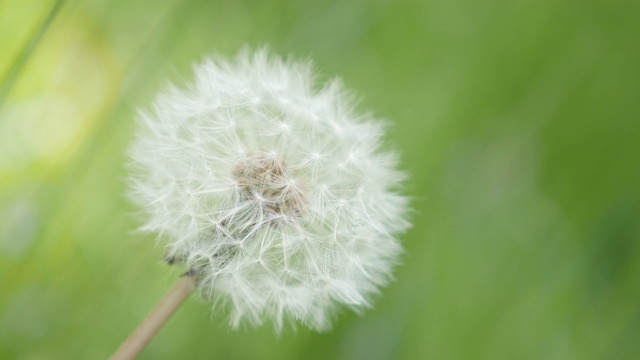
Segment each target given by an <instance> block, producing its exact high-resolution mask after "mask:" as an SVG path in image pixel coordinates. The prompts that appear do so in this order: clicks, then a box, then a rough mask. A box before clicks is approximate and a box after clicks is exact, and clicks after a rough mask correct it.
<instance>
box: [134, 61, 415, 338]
mask: <svg viewBox="0 0 640 360" xmlns="http://www.w3.org/2000/svg"><path fill="white" fill-rule="evenodd" d="M382 136H383V126H382V124H381V121H379V120H376V119H375V118H373V117H372V116H371V115H369V114H358V113H356V112H355V111H354V109H353V102H352V96H351V95H350V94H349V93H348V92H347V91H346V90H345V89H344V88H343V86H342V84H341V83H340V82H339V81H337V80H334V81H332V82H330V83H329V84H328V85H326V86H324V87H318V86H317V84H316V83H315V79H314V76H313V73H312V69H311V67H310V66H309V65H308V64H300V63H296V62H293V61H286V60H282V59H280V58H277V57H270V56H269V55H268V54H267V53H266V51H264V50H263V51H258V52H256V53H251V52H249V51H245V52H241V53H240V55H238V56H237V57H236V58H234V59H232V60H229V61H228V60H224V59H215V60H207V61H205V62H203V63H202V64H199V65H197V66H196V68H195V81H194V83H193V84H192V85H191V86H189V87H188V88H186V89H178V88H176V87H173V86H171V87H169V88H168V89H166V91H164V92H163V93H162V94H160V95H159V96H158V97H157V98H156V100H155V102H154V103H153V107H152V110H151V111H149V112H145V113H142V114H141V115H140V119H139V128H138V131H137V134H136V138H135V140H134V143H133V146H132V150H131V156H132V158H133V169H134V174H133V175H132V176H131V179H130V185H131V198H132V200H133V201H134V202H135V203H136V204H138V205H139V206H140V207H141V209H142V210H143V212H144V213H146V215H147V217H146V218H147V221H146V223H145V224H144V226H143V229H144V230H146V231H149V232H154V233H157V234H159V239H161V240H160V241H162V242H163V244H164V245H165V246H166V248H167V251H168V254H169V256H170V257H171V258H172V259H180V260H181V261H184V263H185V264H186V265H187V266H188V267H190V268H195V269H197V273H198V286H197V288H198V289H199V291H200V293H201V294H202V295H204V296H205V297H207V298H210V299H211V300H213V302H214V306H216V305H222V306H223V307H224V306H226V307H227V308H228V309H229V312H230V323H231V325H232V326H233V327H237V326H239V325H240V324H241V323H250V324H253V325H260V324H262V323H263V322H265V321H266V320H272V321H273V324H274V326H275V328H276V330H277V331H280V330H281V329H282V327H283V325H284V324H285V323H288V322H292V323H295V321H292V320H298V321H300V322H302V323H303V324H305V325H307V326H309V327H311V328H313V329H316V330H325V329H328V328H329V327H330V325H331V320H332V318H333V316H334V314H335V313H336V311H337V310H338V309H339V308H341V307H348V308H352V309H354V310H360V309H363V308H366V307H368V306H370V304H371V302H370V301H371V297H372V295H373V294H375V293H377V292H378V291H379V290H378V289H379V287H380V286H384V285H386V284H387V283H388V282H389V280H390V278H391V271H392V268H393V267H394V265H395V263H396V260H397V258H398V256H399V254H400V252H401V251H402V249H401V246H400V244H399V241H398V239H397V236H398V234H400V233H401V232H403V231H404V230H406V229H407V228H408V226H409V224H408V222H407V220H406V212H407V200H406V198H405V197H403V196H402V195H400V194H399V192H398V190H399V185H401V183H402V180H403V178H404V175H403V173H402V172H400V171H398V170H397V169H396V163H397V158H396V155H395V154H393V153H390V152H385V151H384V150H383V149H381V141H382Z"/></svg>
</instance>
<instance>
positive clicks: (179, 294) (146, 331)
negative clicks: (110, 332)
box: [110, 272, 196, 360]
mask: <svg viewBox="0 0 640 360" xmlns="http://www.w3.org/2000/svg"><path fill="white" fill-rule="evenodd" d="M195 281H196V276H195V274H194V273H193V272H188V273H187V274H185V275H184V276H183V277H182V279H180V281H179V282H178V283H177V284H176V285H175V286H174V287H173V289H171V291H169V292H168V293H167V295H165V297H164V298H163V299H162V300H161V301H160V303H158V305H156V307H155V309H153V311H152V312H151V314H149V316H147V318H146V319H145V320H144V321H143V322H142V323H141V324H140V325H138V328H137V329H136V330H135V331H134V332H133V333H132V334H131V335H130V336H129V338H128V339H127V340H126V341H125V342H123V343H122V344H121V345H120V347H119V348H118V350H117V351H116V352H115V354H113V356H112V357H111V358H110V359H111V360H126V359H135V357H136V356H137V355H138V354H139V353H140V352H141V351H142V350H143V349H144V348H145V347H146V346H147V344H148V343H149V342H150V341H151V339H152V338H153V336H154V335H155V334H156V333H157V332H158V331H159V330H160V328H161V327H162V326H163V325H164V324H165V323H166V322H167V320H169V318H170V317H171V315H173V313H174V312H175V311H176V310H178V308H179V307H180V305H181V304H182V303H183V302H184V300H185V299H186V298H187V296H188V295H189V293H190V292H191V290H192V289H193V288H194V285H195Z"/></svg>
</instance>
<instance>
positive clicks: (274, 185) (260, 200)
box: [233, 153, 305, 223]
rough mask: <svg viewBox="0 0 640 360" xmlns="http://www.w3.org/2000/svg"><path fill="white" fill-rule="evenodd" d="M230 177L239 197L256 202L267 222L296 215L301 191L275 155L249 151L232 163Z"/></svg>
mask: <svg viewBox="0 0 640 360" xmlns="http://www.w3.org/2000/svg"><path fill="white" fill-rule="evenodd" d="M233 177H234V179H235V180H236V183H237V186H238V188H239V189H240V196H241V198H242V199H241V200H245V201H249V202H253V203H255V206H257V207H258V208H259V209H260V211H261V212H262V215H264V217H265V218H266V219H268V221H269V222H272V223H276V222H277V221H278V220H280V219H283V218H284V219H287V220H289V221H291V220H293V219H297V218H299V216H300V212H301V210H302V207H303V206H304V202H305V197H304V194H303V192H302V189H300V187H299V186H298V185H297V183H296V182H295V181H294V180H293V178H292V177H291V176H290V174H289V173H288V171H287V169H286V167H285V164H284V162H282V161H281V160H279V159H278V158H277V157H276V155H274V154H270V153H255V154H250V155H249V156H247V157H246V158H245V159H244V160H242V161H241V162H240V163H238V164H237V165H236V166H235V168H234V169H233Z"/></svg>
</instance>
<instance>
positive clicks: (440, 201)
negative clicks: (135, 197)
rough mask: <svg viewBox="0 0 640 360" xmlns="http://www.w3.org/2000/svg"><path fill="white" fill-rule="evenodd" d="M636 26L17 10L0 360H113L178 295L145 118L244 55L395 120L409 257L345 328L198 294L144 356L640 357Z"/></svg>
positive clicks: (1, 45)
mask: <svg viewBox="0 0 640 360" xmlns="http://www.w3.org/2000/svg"><path fill="white" fill-rule="evenodd" d="M639 36H640V4H639V2H638V1H626V2H625V1H568V0H566V1H558V0H545V1H542V0H540V1H472V0H469V1H452V0H434V1H423V2H420V1H413V2H406V1H404V2H403V1H392V0H386V1H370V0H354V1H340V2H328V1H257V0H256V1H249V0H247V1H237V0H228V1H195V0H194V1H152V0H143V1H127V0H115V1H114V0H112V1H109V0H93V1H57V2H56V1H43V0H4V1H0V81H1V83H0V359H99V358H106V357H107V356H108V355H109V354H110V353H111V352H112V351H113V350H114V349H115V348H116V347H117V346H118V344H119V343H120V341H121V340H123V339H124V338H125V337H126V336H127V335H128V334H129V332H130V331H131V330H132V329H133V328H134V327H135V326H136V324H137V323H138V321H139V320H141V319H142V318H143V317H144V316H145V315H146V314H147V312H148V311H149V310H150V309H151V307H152V306H153V305H155V303H156V302H157V300H158V299H159V298H160V297H161V296H162V295H163V294H164V293H165V292H166V291H167V290H168V289H169V288H170V287H171V286H172V284H173V283H174V282H175V280H176V277H177V275H178V271H177V270H174V269H169V268H168V267H166V266H164V265H163V264H162V262H161V258H162V251H161V249H159V248H157V247H154V245H153V241H152V239H151V237H149V236H146V237H143V236H141V235H138V234H136V233H134V232H133V230H134V229H135V228H136V226H137V225H138V223H137V220H136V219H135V217H133V216H132V215H131V214H132V213H133V211H134V210H135V209H134V208H133V207H132V206H131V205H130V204H128V203H127V201H126V199H125V198H124V195H123V193H124V191H125V189H126V184H125V181H124V179H125V177H126V170H125V168H124V163H125V162H126V161H127V157H126V148H127V144H128V143H129V141H130V140H131V138H132V128H133V126H132V124H133V121H134V118H135V114H136V109H137V108H140V107H145V106H147V105H148V104H149V102H150V100H151V99H152V98H153V96H154V94H155V93H156V92H157V91H158V90H159V89H160V88H161V87H162V85H163V84H165V82H166V81H168V80H170V81H183V80H184V79H189V78H190V77H191V64H192V63H193V62H194V61H197V60H200V59H202V58H203V57H204V56H205V55H207V54H212V53H218V54H228V55H231V54H234V53H235V52H236V51H238V49H240V48H241V47H242V46H243V45H247V44H248V45H249V46H253V47H255V46H260V45H264V44H268V45H270V48H271V49H272V50H273V52H275V53H279V54H292V55H294V56H296V57H298V58H312V59H314V61H315V63H316V65H317V68H318V69H319V70H320V71H321V72H322V73H323V74H324V75H325V76H327V77H328V76H333V75H338V76H341V77H342V78H344V80H345V82H346V83H347V85H348V86H349V87H350V88H351V89H353V90H355V91H356V92H358V93H359V94H360V95H361V96H362V97H363V100H362V104H361V105H362V108H364V109H372V110H374V112H375V113H376V114H377V115H378V116H380V117H383V118H389V119H392V120H393V122H394V126H393V127H392V128H391V129H390V134H389V142H390V143H391V144H393V146H394V147H395V148H398V149H400V150H401V151H402V153H403V167H404V168H405V169H407V170H408V171H409V172H410V173H411V180H410V181H409V183H408V186H407V193H408V194H409V195H410V196H411V197H412V198H413V199H414V201H413V208H414V210H415V211H414V213H413V215H412V216H413V223H414V227H413V229H412V230H411V231H410V232H409V233H408V234H407V235H406V236H404V237H403V243H404V245H405V247H406V255H405V257H404V264H403V265H402V266H401V267H399V268H398V269H397V271H396V278H397V280H396V282H395V283H393V284H392V285H391V286H389V287H388V288H387V289H385V290H384V292H383V295H382V296H381V297H379V298H378V299H377V301H376V306H375V308H374V309H372V310H370V311H367V312H365V314H364V315H363V316H358V315H355V314H352V313H350V312H344V314H342V315H341V316H340V318H339V320H338V321H337V322H336V326H335V328H334V330H333V331H331V332H329V333H323V334H317V333H313V332H311V331H308V330H306V329H304V328H299V329H298V331H297V332H293V331H287V332H285V333H284V334H283V335H281V336H279V337H278V336H276V335H275V334H274V333H273V331H272V329H271V328H270V327H269V326H265V327H263V328H260V329H257V330H252V329H247V330H244V331H238V332H234V331H231V330H229V328H228V326H227V325H226V320H225V318H224V314H219V313H214V314H213V315H212V313H211V311H210V308H209V306H208V305H207V304H204V303H201V302H199V301H197V300H194V299H192V300H189V301H188V302H187V303H186V304H185V305H184V306H183V307H182V308H181V309H180V311H179V312H178V313H177V315H176V316H175V317H174V318H173V319H172V320H171V321H170V322H169V323H168V324H167V326H166V327H165V328H164V329H163V330H162V331H161V332H160V334H159V335H158V336H157V338H156V339H155V340H154V341H153V342H152V343H151V345H150V346H149V347H148V348H147V349H146V350H145V352H144V353H143V354H142V356H141V358H143V359H178V358H181V359H182V358H184V359H187V358H189V359H301V358H304V359H638V358H640V246H639V244H638V242H639V240H640V188H639V185H640V164H639V158H640V117H639V115H640V45H639V44H640V43H639V39H640V38H639Z"/></svg>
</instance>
